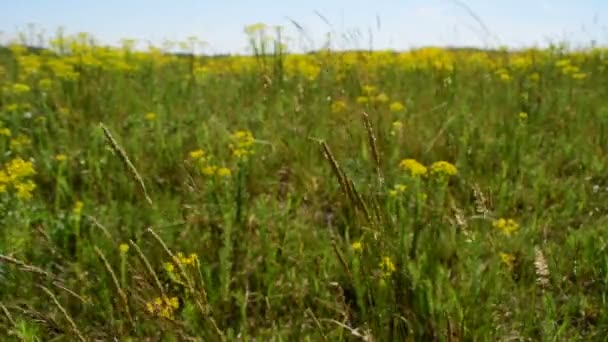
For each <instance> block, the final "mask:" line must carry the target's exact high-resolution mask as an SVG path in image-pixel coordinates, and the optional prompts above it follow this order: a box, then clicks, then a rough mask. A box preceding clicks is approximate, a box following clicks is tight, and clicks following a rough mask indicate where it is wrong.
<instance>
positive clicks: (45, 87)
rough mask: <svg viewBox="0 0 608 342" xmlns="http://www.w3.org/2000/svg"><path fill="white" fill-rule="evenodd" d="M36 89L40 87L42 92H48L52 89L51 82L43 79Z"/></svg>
mask: <svg viewBox="0 0 608 342" xmlns="http://www.w3.org/2000/svg"><path fill="white" fill-rule="evenodd" d="M38 87H40V89H42V90H45V91H49V90H51V88H52V87H53V81H51V80H50V79H48V78H43V79H41V80H40V81H38Z"/></svg>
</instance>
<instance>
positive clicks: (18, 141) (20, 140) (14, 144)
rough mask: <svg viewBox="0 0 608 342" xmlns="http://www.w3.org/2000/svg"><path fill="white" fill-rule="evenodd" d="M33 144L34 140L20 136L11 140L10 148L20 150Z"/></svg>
mask: <svg viewBox="0 0 608 342" xmlns="http://www.w3.org/2000/svg"><path fill="white" fill-rule="evenodd" d="M31 144H32V140H31V139H30V138H28V137H27V136H26V135H23V134H19V135H18V136H17V137H16V138H14V139H11V142H10V146H11V149H13V150H20V149H22V148H25V147H28V146H30V145H31Z"/></svg>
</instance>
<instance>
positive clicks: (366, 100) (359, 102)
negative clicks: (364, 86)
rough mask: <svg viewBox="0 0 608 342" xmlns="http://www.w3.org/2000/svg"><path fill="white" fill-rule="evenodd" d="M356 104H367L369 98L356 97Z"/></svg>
mask: <svg viewBox="0 0 608 342" xmlns="http://www.w3.org/2000/svg"><path fill="white" fill-rule="evenodd" d="M356 102H357V103H358V104H361V105H363V104H368V103H369V97H367V96H359V97H357V100H356Z"/></svg>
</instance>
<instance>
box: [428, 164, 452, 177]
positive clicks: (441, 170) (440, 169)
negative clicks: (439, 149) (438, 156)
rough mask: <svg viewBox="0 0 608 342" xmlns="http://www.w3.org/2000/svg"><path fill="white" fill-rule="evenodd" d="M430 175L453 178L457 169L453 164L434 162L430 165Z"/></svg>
mask: <svg viewBox="0 0 608 342" xmlns="http://www.w3.org/2000/svg"><path fill="white" fill-rule="evenodd" d="M431 173H432V174H438V175H445V176H454V175H456V174H457V173H458V169H456V166H454V164H451V163H449V162H446V161H438V162H434V163H433V164H432V165H431Z"/></svg>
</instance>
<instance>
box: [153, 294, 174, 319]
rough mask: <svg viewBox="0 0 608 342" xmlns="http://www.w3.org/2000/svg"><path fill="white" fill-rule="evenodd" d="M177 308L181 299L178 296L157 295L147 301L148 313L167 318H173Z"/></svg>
mask: <svg viewBox="0 0 608 342" xmlns="http://www.w3.org/2000/svg"><path fill="white" fill-rule="evenodd" d="M177 309H179V299H178V298H177V297H168V296H162V297H156V298H154V299H153V300H151V301H149V302H148V303H146V311H148V313H150V314H152V315H155V316H158V317H162V318H166V319H173V318H174V314H175V310H177Z"/></svg>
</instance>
